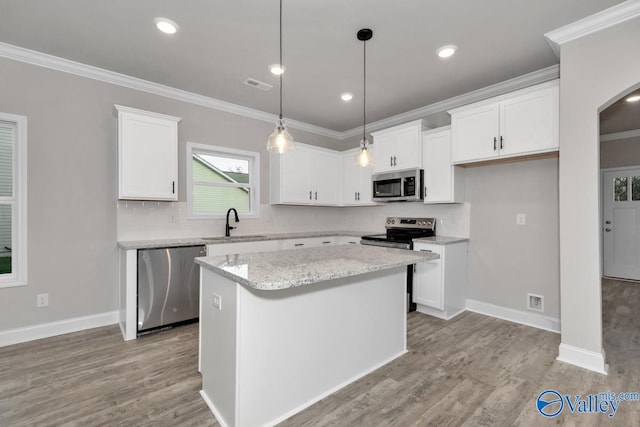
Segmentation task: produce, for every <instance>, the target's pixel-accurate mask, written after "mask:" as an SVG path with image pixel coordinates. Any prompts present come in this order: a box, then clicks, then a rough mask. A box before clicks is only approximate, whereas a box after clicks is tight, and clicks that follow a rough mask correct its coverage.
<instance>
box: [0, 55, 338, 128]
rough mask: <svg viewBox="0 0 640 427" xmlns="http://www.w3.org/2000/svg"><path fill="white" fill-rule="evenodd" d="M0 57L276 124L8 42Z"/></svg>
mask: <svg viewBox="0 0 640 427" xmlns="http://www.w3.org/2000/svg"><path fill="white" fill-rule="evenodd" d="M0 57H3V58H7V59H12V60H15V61H20V62H26V63H28V64H32V65H36V66H39V67H44V68H49V69H52V70H56V71H62V72H63V73H69V74H74V75H76V76H80V77H86V78H88V79H92V80H97V81H101V82H104V83H109V84H113V85H118V86H123V87H126V88H129V89H134V90H139V91H142V92H147V93H151V94H153V95H158V96H162V97H165V98H171V99H175V100H177V101H182V102H187V103H190V104H195V105H200V106H202V107H206V108H211V109H214V110H218V111H223V112H225V113H230V114H236V115H239V116H243V117H248V118H251V119H255V120H260V121H263V122H269V123H274V124H275V123H276V122H277V121H278V116H277V115H275V114H270V113H265V112H264V111H260V110H256V109H253V108H248V107H244V106H242V105H238V104H233V103H231V102H225V101H220V100H219V99H215V98H211V97H208V96H203V95H198V94H197V93H193V92H188V91H186V90H182V89H176V88H174V87H171V86H165V85H161V84H158V83H153V82H150V81H147V80H143V79H139V78H137V77H132V76H128V75H126V74H120V73H116V72H113V71H109V70H105V69H102V68H98V67H94V66H92V65H87V64H82V63H80V62H75V61H71V60H68V59H64V58H60V57H57V56H53V55H49V54H46V53H42V52H37V51H35V50H30V49H25V48H22V47H19V46H14V45H11V44H8V43H2V42H0ZM287 126H288V127H290V128H294V129H298V130H302V131H306V132H311V133H314V134H317V135H323V136H328V137H330V138H334V139H342V138H341V134H342V133H341V132H337V131H334V130H331V129H326V128H323V127H320V126H315V125H312V124H309V123H305V122H300V121H297V120H287Z"/></svg>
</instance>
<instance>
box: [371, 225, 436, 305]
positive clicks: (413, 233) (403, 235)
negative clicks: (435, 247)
mask: <svg viewBox="0 0 640 427" xmlns="http://www.w3.org/2000/svg"><path fill="white" fill-rule="evenodd" d="M385 228H386V229H387V232H386V233H385V234H373V235H370V236H362V239H361V240H360V243H361V244H363V245H371V246H384V247H388V248H397V249H405V250H413V239H416V238H419V237H430V236H435V235H436V219H435V218H403V217H389V218H387V220H386V223H385ZM407 300H408V303H407V310H408V311H415V309H416V304H415V303H414V302H413V265H409V266H408V267H407Z"/></svg>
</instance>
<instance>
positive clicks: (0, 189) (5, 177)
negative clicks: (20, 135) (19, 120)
mask: <svg viewBox="0 0 640 427" xmlns="http://www.w3.org/2000/svg"><path fill="white" fill-rule="evenodd" d="M13 133H14V129H13V127H9V126H6V125H0V196H5V197H11V196H13Z"/></svg>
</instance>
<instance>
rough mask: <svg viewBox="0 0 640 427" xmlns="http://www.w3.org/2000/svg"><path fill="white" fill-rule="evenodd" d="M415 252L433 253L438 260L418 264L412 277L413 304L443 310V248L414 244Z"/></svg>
mask: <svg viewBox="0 0 640 427" xmlns="http://www.w3.org/2000/svg"><path fill="white" fill-rule="evenodd" d="M414 250H416V251H419V250H424V251H431V252H435V253H437V254H439V255H440V259H437V260H434V261H429V262H419V263H417V264H416V265H415V270H414V275H413V302H415V303H416V304H422V305H425V306H428V307H433V308H436V309H438V310H444V277H443V271H444V269H443V265H444V250H443V246H438V245H420V244H416V247H415V249H414Z"/></svg>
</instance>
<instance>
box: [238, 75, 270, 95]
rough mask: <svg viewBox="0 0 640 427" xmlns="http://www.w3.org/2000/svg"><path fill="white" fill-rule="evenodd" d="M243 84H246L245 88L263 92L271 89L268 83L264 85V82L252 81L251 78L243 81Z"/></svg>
mask: <svg viewBox="0 0 640 427" xmlns="http://www.w3.org/2000/svg"><path fill="white" fill-rule="evenodd" d="M244 84H246V85H247V86H251V87H255V88H258V89H260V90H263V91H265V92H266V91H268V90H269V89H271V88H272V87H273V86H271V85H270V84H268V83H264V82H261V81H259V80H256V79H252V78H248V79H247V80H245V81H244Z"/></svg>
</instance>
